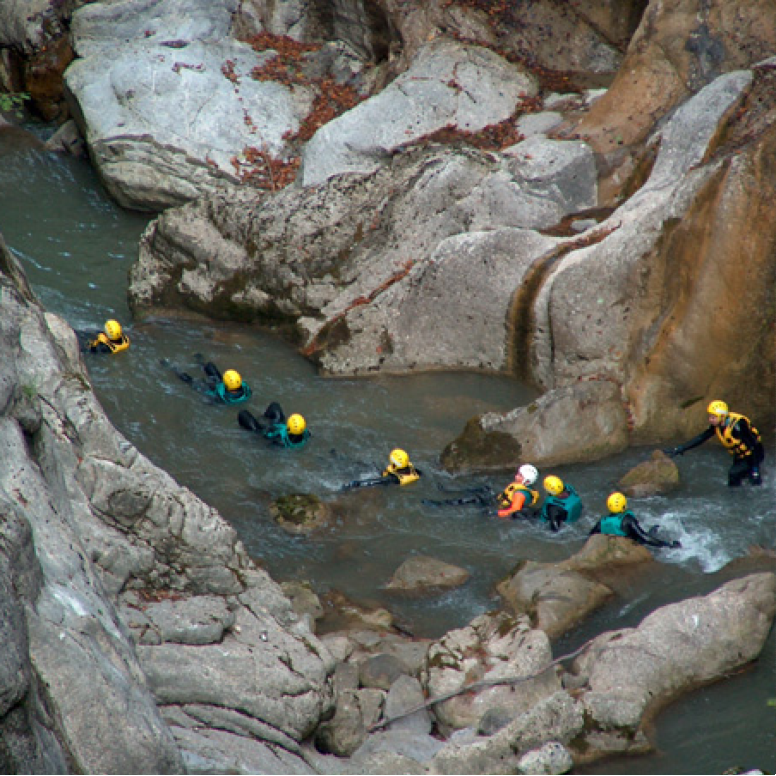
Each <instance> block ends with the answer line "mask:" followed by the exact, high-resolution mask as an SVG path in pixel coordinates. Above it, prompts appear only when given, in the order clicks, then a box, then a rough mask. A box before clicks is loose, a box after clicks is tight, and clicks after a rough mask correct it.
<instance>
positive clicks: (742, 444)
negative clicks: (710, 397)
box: [664, 399, 765, 488]
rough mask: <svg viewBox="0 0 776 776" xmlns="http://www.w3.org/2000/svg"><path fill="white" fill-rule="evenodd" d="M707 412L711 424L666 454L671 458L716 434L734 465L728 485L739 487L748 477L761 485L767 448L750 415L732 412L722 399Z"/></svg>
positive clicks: (730, 471) (753, 483) (731, 468)
mask: <svg viewBox="0 0 776 776" xmlns="http://www.w3.org/2000/svg"><path fill="white" fill-rule="evenodd" d="M706 412H707V413H708V416H709V427H708V428H707V429H706V430H705V431H702V432H701V433H700V434H698V436H696V437H693V438H692V439H690V440H689V441H688V442H685V443H684V444H682V445H679V446H678V447H671V448H669V449H667V450H665V451H664V452H665V453H666V455H669V456H670V457H671V458H674V457H675V456H677V455H682V454H683V453H686V452H687V451H688V450H692V449H693V448H694V447H698V445H702V444H703V443H704V442H706V441H707V440H709V439H711V438H712V437H713V436H714V435H715V434H716V435H717V438H718V439H719V441H720V442H722V444H723V445H724V446H725V448H727V451H728V452H729V453H730V454H731V455H732V456H733V465H732V466H731V467H730V470H729V471H728V485H729V486H730V487H731V488H735V487H738V486H739V485H741V483H742V482H743V481H744V480H745V479H748V480H749V481H750V482H751V483H752V485H762V483H763V480H762V474H761V472H760V464H762V462H763V459H764V458H765V449H764V448H763V444H762V441H761V440H760V433H759V432H758V431H757V429H756V428H755V427H754V426H753V425H752V423H751V421H750V420H749V418H747V417H745V416H744V415H739V414H738V413H737V412H730V410H729V409H728V406H727V404H725V402H724V401H720V400H719V399H716V400H715V401H713V402H711V404H709V406H708V408H707V409H706Z"/></svg>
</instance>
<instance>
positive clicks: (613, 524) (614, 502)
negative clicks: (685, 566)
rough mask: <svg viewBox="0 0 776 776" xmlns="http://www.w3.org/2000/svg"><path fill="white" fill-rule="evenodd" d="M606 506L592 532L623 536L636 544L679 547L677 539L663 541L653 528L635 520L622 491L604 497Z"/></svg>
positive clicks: (591, 533)
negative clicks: (607, 512) (605, 512)
mask: <svg viewBox="0 0 776 776" xmlns="http://www.w3.org/2000/svg"><path fill="white" fill-rule="evenodd" d="M606 508H607V509H608V510H609V514H608V515H605V516H604V517H602V518H601V519H600V520H599V521H598V522H597V523H596V524H595V525H594V526H593V530H592V531H590V535H591V536H592V535H593V534H606V535H607V536H624V537H625V538H627V539H631V540H632V541H634V542H637V543H638V544H646V545H647V546H649V547H669V548H671V549H674V548H676V547H681V545H680V544H679V542H678V541H663V539H659V538H658V537H657V536H655V533H654V531H655V529H654V528H653V529H651V530H650V531H645V530H644V529H643V528H642V527H641V526H640V525H639V521H638V520H636V516H635V515H634V514H633V512H631V511H630V509H628V499H627V498H625V496H623V494H622V493H612V494H611V495H610V496H609V498H608V499H606Z"/></svg>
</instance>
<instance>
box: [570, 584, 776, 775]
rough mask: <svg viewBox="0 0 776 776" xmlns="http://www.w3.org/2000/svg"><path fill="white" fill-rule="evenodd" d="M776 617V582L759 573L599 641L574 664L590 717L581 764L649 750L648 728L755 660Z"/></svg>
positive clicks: (576, 749)
mask: <svg viewBox="0 0 776 776" xmlns="http://www.w3.org/2000/svg"><path fill="white" fill-rule="evenodd" d="M774 614H776V576H774V574H772V573H764V574H754V575H752V576H749V577H745V578H743V579H737V580H734V581H733V582H728V583H727V584H726V585H723V586H722V587H721V588H719V589H718V590H716V591H714V592H713V593H710V594H709V595H707V596H705V597H699V598H691V599H688V600H686V601H681V602H679V603H676V604H671V605H669V606H665V607H663V608H661V609H658V610H657V611H656V612H653V613H652V614H650V615H648V616H647V617H646V618H645V619H644V620H643V621H642V622H641V624H640V625H639V626H638V628H630V629H625V630H620V631H613V632H610V633H605V634H602V635H601V636H598V637H597V638H596V639H594V640H593V642H592V643H591V644H590V645H589V647H588V648H587V649H586V650H585V651H584V652H583V654H582V655H580V656H579V657H578V658H576V660H575V661H574V664H573V667H572V672H573V674H575V675H576V676H575V678H576V683H577V685H578V687H579V689H578V690H577V693H578V698H579V700H580V702H581V703H582V704H583V705H584V708H585V714H586V717H587V719H588V726H587V732H586V734H585V737H584V742H583V743H582V744H581V745H580V746H578V747H574V753H575V759H576V760H577V762H579V761H587V760H590V759H594V758H596V757H600V756H601V755H603V754H607V753H614V752H619V753H624V752H628V751H643V750H644V749H645V748H646V747H648V740H647V737H646V733H645V728H646V727H647V726H648V725H649V723H650V721H651V720H652V719H653V718H654V716H655V714H656V713H657V712H658V711H659V710H660V709H661V708H662V707H663V706H665V705H666V704H667V703H668V702H670V701H672V700H673V699H675V698H676V697H678V696H679V695H681V694H683V693H686V692H689V691H690V690H693V689H695V688H697V687H700V686H703V685H706V684H708V683H709V682H712V681H715V680H718V679H720V678H722V677H724V676H727V675H729V674H730V673H731V672H732V671H735V670H736V669H737V668H740V667H741V666H743V665H746V664H747V663H749V662H751V661H752V660H754V659H755V658H756V657H757V656H758V655H759V654H760V651H761V650H762V648H763V645H764V644H765V640H766V638H767V636H768V633H769V632H770V629H771V626H772V624H773V618H774Z"/></svg>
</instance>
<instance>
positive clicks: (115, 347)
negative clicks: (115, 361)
mask: <svg viewBox="0 0 776 776" xmlns="http://www.w3.org/2000/svg"><path fill="white" fill-rule="evenodd" d="M86 336H88V335H79V339H82V338H83V337H86ZM128 347H129V337H127V335H126V334H124V332H123V331H122V329H121V324H120V323H119V322H118V321H116V320H113V319H112V318H111V319H110V320H108V321H105V327H104V329H103V330H102V331H101V332H98V333H97V334H96V335H94V336H93V337H91V338H90V339H86V340H83V339H82V344H81V350H82V351H83V352H84V353H121V351H122V350H126V349H127V348H128Z"/></svg>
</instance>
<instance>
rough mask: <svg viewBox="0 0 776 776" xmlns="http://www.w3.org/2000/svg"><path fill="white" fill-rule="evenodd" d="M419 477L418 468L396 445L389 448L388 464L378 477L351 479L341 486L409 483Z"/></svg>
mask: <svg viewBox="0 0 776 776" xmlns="http://www.w3.org/2000/svg"><path fill="white" fill-rule="evenodd" d="M420 477H421V472H420V470H419V469H416V468H415V466H414V465H413V463H412V461H410V457H409V455H407V452H406V451H405V450H402V449H401V448H398V447H397V448H394V449H393V450H391V454H390V455H389V456H388V466H386V468H385V469H384V470H383V473H382V474H381V475H380V476H379V477H369V478H368V479H365V480H353V481H352V482H349V483H348V484H347V485H345V486H343V490H350V489H352V488H369V487H372V486H374V485H410V484H411V483H413V482H417V481H418V480H419V479H420Z"/></svg>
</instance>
